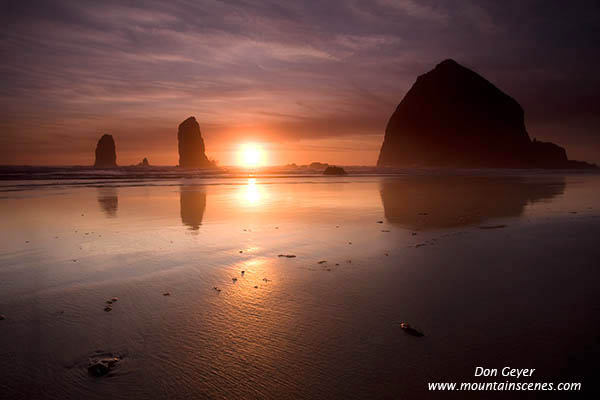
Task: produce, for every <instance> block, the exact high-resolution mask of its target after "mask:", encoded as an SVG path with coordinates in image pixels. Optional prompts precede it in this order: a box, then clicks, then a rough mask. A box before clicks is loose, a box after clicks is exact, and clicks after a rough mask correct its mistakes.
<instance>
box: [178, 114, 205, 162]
mask: <svg viewBox="0 0 600 400" xmlns="http://www.w3.org/2000/svg"><path fill="white" fill-rule="evenodd" d="M177 140H178V142H179V166H180V167H183V168H203V167H210V166H211V162H210V161H209V160H208V158H207V157H206V154H204V139H202V134H201V133H200V125H198V122H196V118H194V117H189V118H188V119H186V120H185V121H183V122H182V123H181V124H180V125H179V130H178V132H177Z"/></svg>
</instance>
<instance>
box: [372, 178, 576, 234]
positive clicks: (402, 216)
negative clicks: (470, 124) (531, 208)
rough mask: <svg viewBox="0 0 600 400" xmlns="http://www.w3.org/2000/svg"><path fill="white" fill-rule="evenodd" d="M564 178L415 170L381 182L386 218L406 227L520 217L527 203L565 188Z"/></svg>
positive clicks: (544, 197)
mask: <svg viewBox="0 0 600 400" xmlns="http://www.w3.org/2000/svg"><path fill="white" fill-rule="evenodd" d="M564 189H565V183H564V180H563V179H562V178H561V179H558V178H552V179H551V180H549V179H542V178H537V179H526V178H518V177H474V176H416V177H412V178H398V179H388V180H384V181H382V183H381V201H382V203H383V208H384V213H385V218H386V220H387V221H389V222H390V223H392V224H397V225H399V226H401V227H403V228H407V229H434V228H451V227H455V226H461V225H471V224H480V223H482V222H484V221H486V220H488V219H491V218H503V217H518V216H519V215H521V214H522V213H523V210H524V209H525V206H526V205H527V204H531V203H535V202H537V201H541V200H544V199H551V198H553V197H555V196H557V195H560V194H561V193H563V192H564Z"/></svg>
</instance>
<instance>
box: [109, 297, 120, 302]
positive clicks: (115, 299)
mask: <svg viewBox="0 0 600 400" xmlns="http://www.w3.org/2000/svg"><path fill="white" fill-rule="evenodd" d="M110 300H111V301H112V302H113V303H114V302H116V301H119V298H118V297H113V298H112V299H110Z"/></svg>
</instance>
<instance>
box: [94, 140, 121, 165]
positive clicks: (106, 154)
mask: <svg viewBox="0 0 600 400" xmlns="http://www.w3.org/2000/svg"><path fill="white" fill-rule="evenodd" d="M116 166H117V150H116V147H115V140H114V139H113V137H112V135H102V137H101V138H100V140H98V144H97V145H96V161H95V162H94V167H96V168H113V167H116Z"/></svg>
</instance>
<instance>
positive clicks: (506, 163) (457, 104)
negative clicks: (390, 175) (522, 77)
mask: <svg viewBox="0 0 600 400" xmlns="http://www.w3.org/2000/svg"><path fill="white" fill-rule="evenodd" d="M377 166H379V167H413V166H423V167H466V168H470V167H489V168H588V167H594V166H593V165H590V164H587V163H585V162H580V161H571V160H568V159H567V154H566V151H565V149H564V148H562V147H560V146H558V145H555V144H553V143H546V142H539V141H537V140H534V141H531V139H530V138H529V134H528V133H527V130H526V128H525V119H524V112H523V108H522V107H521V105H520V104H519V103H517V101H516V100H515V99H513V98H512V97H510V96H509V95H507V94H505V93H504V92H502V91H501V90H500V89H498V88H497V87H496V86H494V85H493V84H492V83H490V82H489V81H487V80H486V79H485V78H483V77H482V76H480V75H479V74H477V73H475V72H473V71H471V70H470V69H468V68H465V67H463V66H462V65H460V64H458V63H457V62H455V61H454V60H445V61H443V62H441V63H440V64H438V65H437V66H436V67H435V68H434V69H433V70H432V71H429V72H428V73H426V74H424V75H421V76H419V77H418V78H417V81H416V82H415V83H414V85H413V86H412V88H411V89H410V90H409V91H408V93H406V95H405V96H404V98H403V99H402V101H401V102H400V104H399V105H398V107H397V108H396V111H394V113H393V114H392V116H391V118H390V120H389V122H388V125H387V127H386V130H385V138H384V141H383V145H382V147H381V152H380V153H379V160H378V161H377Z"/></svg>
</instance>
